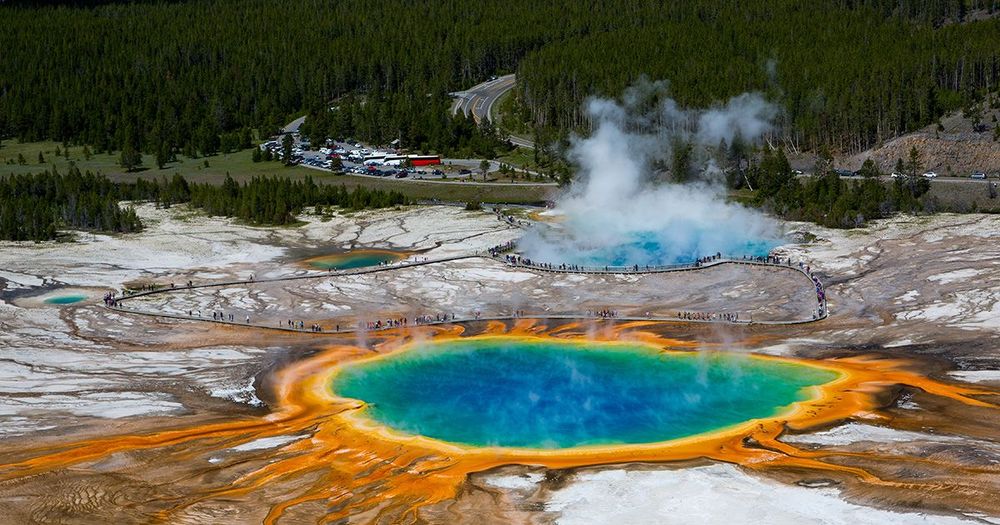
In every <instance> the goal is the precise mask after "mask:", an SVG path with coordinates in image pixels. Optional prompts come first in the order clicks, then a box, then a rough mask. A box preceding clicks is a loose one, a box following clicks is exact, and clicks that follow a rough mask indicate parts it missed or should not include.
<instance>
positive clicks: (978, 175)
mask: <svg viewBox="0 0 1000 525" xmlns="http://www.w3.org/2000/svg"><path fill="white" fill-rule="evenodd" d="M971 178H973V179H976V180H983V179H985V178H986V174H985V173H983V172H981V171H976V172H973V173H972V176H971Z"/></svg>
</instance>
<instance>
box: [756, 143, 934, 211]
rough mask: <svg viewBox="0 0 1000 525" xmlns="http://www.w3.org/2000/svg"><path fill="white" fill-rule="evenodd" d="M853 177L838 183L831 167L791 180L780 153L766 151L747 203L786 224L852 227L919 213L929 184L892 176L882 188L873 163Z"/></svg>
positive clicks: (790, 174) (918, 179)
mask: <svg viewBox="0 0 1000 525" xmlns="http://www.w3.org/2000/svg"><path fill="white" fill-rule="evenodd" d="M866 169H867V170H868V172H867V173H865V176H864V177H863V178H862V179H860V180H858V179H851V180H848V179H843V178H841V177H840V176H839V175H838V174H837V173H836V172H834V171H833V170H832V169H826V170H818V171H817V172H816V174H815V175H813V176H810V177H805V178H801V177H796V176H795V174H794V173H793V172H792V168H791V166H790V165H789V163H788V159H787V158H786V157H785V154H784V152H783V151H781V150H775V151H767V152H765V153H764V154H763V156H762V158H761V159H760V162H759V163H758V164H756V165H755V166H753V167H752V168H751V169H750V170H749V172H748V174H747V179H746V180H747V181H748V182H749V184H750V185H752V186H753V187H754V188H756V191H755V192H754V196H753V202H752V203H753V204H755V205H757V206H762V207H764V208H767V209H769V210H771V211H772V212H774V213H776V214H778V215H780V216H782V217H784V218H787V219H792V220H802V221H811V222H815V223H817V224H822V225H824V226H829V227H833V228H854V227H858V226H862V225H864V224H865V222H867V221H869V220H872V219H880V218H885V217H887V216H889V215H891V214H892V213H895V212H899V211H906V212H920V211H924V210H925V208H926V207H927V204H928V203H926V202H925V201H924V199H923V197H924V195H925V194H926V193H927V191H928V190H929V189H930V181H928V180H927V179H925V178H923V177H920V176H913V177H907V178H897V179H894V180H893V181H892V182H891V183H889V184H886V183H885V182H884V181H882V180H880V179H879V178H878V177H879V176H880V175H881V174H880V173H878V169H877V168H876V167H875V166H874V164H870V165H868V166H867V168H863V169H862V172H865V170H866Z"/></svg>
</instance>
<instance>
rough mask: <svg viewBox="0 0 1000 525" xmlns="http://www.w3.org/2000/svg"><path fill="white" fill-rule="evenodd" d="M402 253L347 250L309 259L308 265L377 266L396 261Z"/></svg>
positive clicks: (318, 266) (324, 267) (332, 266)
mask: <svg viewBox="0 0 1000 525" xmlns="http://www.w3.org/2000/svg"><path fill="white" fill-rule="evenodd" d="M401 258H402V255H400V254H397V253H393V252H367V251H358V252H353V253H352V252H347V253H339V254H336V255H328V256H325V257H316V258H314V259H310V260H309V261H308V262H309V265H310V266H313V267H315V268H322V269H324V270H329V269H333V270H350V269H353V268H365V267H368V266H377V265H379V264H382V263H387V262H393V261H398V260H399V259H401Z"/></svg>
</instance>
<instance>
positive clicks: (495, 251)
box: [488, 241, 517, 262]
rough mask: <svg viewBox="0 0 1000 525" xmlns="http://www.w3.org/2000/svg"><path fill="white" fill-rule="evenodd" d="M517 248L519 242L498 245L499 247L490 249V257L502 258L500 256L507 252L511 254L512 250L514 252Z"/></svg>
mask: <svg viewBox="0 0 1000 525" xmlns="http://www.w3.org/2000/svg"><path fill="white" fill-rule="evenodd" d="M515 248H517V241H507V242H505V243H503V244H498V245H496V246H494V247H492V248H490V249H489V250H488V251H489V254H490V257H500V254H502V253H505V252H509V251H511V250H513V249H515ZM508 262H509V261H508Z"/></svg>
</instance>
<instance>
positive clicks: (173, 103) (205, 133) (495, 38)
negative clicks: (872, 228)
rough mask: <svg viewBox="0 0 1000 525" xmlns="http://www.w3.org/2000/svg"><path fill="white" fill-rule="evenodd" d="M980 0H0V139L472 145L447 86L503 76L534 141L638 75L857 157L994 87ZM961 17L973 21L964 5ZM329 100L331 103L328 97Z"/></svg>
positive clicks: (997, 49) (482, 150) (100, 143)
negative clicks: (732, 102)
mask: <svg viewBox="0 0 1000 525" xmlns="http://www.w3.org/2000/svg"><path fill="white" fill-rule="evenodd" d="M998 8H1000V1H998V0H751V1H744V2H730V1H725V0H611V1H607V2H579V1H577V0H553V1H549V2H535V1H532V0H502V1H501V0H485V1H482V2H465V1H461V0H417V1H404V0H358V1H355V2H333V1H330V0H300V1H295V2H274V1H270V0H245V1H244V0H189V1H184V2H170V1H144V2H101V1H89V2H73V3H70V2H58V3H51V2H25V1H21V2H16V1H15V2H10V1H9V2H6V3H4V4H3V6H2V7H0V25H2V26H3V28H4V31H2V32H0V49H3V58H2V59H0V136H4V135H7V136H9V135H16V136H18V137H20V138H22V139H25V140H36V139H41V138H51V139H55V140H62V141H69V142H73V143H81V144H90V145H92V146H96V148H97V149H98V150H99V151H109V150H115V151H118V150H121V149H122V148H123V147H125V146H126V144H127V143H129V141H132V144H133V145H134V147H135V148H136V149H137V150H139V151H143V152H147V153H151V154H156V155H157V156H158V162H160V161H161V160H164V159H167V158H169V156H170V155H171V154H173V153H175V152H183V153H185V154H188V155H193V154H202V155H209V154H213V153H215V152H217V151H220V150H221V151H226V150H230V149H232V148H234V147H245V146H246V143H247V141H246V140H245V137H247V136H248V135H249V133H250V129H251V128H256V129H259V130H260V131H261V132H262V133H264V134H268V133H271V132H273V131H275V130H277V129H278V128H279V127H280V126H281V125H283V124H284V123H285V122H287V121H288V120H290V119H291V117H292V116H294V115H296V114H301V113H302V112H309V113H310V114H312V115H313V116H314V117H315V118H316V119H317V120H321V122H317V123H316V124H315V125H312V126H313V130H316V133H317V134H318V133H321V132H330V133H332V134H334V135H344V136H353V137H356V138H358V139H364V140H367V141H370V142H373V143H386V142H389V141H391V140H394V139H400V140H401V142H402V143H403V144H405V145H407V146H409V147H412V148H420V149H436V150H438V151H446V150H453V151H460V150H466V151H469V152H471V154H472V155H474V156H476V157H482V156H489V155H488V153H489V151H488V150H489V149H490V148H494V147H496V144H491V143H490V141H491V139H492V137H491V136H490V135H489V134H484V133H483V130H479V129H477V128H476V127H475V126H470V124H469V123H467V122H460V121H459V120H463V119H459V120H455V119H450V118H449V117H448V116H447V112H446V110H447V108H448V107H449V105H450V103H451V101H450V98H449V97H448V95H447V93H448V92H450V91H454V90H457V89H462V88H465V87H468V86H470V85H472V84H475V83H476V82H478V81H481V80H483V79H485V78H486V77H487V76H489V75H491V74H498V73H503V72H511V71H515V70H516V71H517V72H518V74H519V79H520V82H519V84H518V88H517V95H518V104H516V107H518V108H519V112H520V115H521V117H522V118H523V119H525V120H526V121H528V122H529V123H530V124H531V125H532V126H534V127H536V128H538V129H539V131H540V133H541V134H542V135H543V136H544V135H545V134H547V133H549V132H551V130H553V129H557V130H560V131H563V132H564V131H565V130H567V129H570V128H575V129H584V130H585V129H586V128H587V127H588V124H589V123H587V122H586V121H585V118H584V116H583V113H582V111H581V105H582V102H583V100H584V99H585V98H586V97H587V96H589V95H592V94H595V93H596V94H602V95H618V94H620V93H621V91H622V89H623V88H624V87H625V86H627V85H629V84H630V83H632V82H633V81H634V80H635V79H636V78H637V77H638V76H639V75H640V74H643V73H645V74H647V75H648V76H650V77H652V78H665V79H669V80H670V81H671V86H672V87H671V91H672V96H674V97H675V98H677V99H678V100H679V101H680V102H681V103H683V104H689V105H699V106H703V105H707V104H710V103H712V102H714V101H717V100H719V99H723V98H726V97H728V96H731V95H733V94H736V93H739V92H742V91H746V90H762V91H766V92H767V93H768V94H769V95H770V96H771V98H772V99H774V100H777V101H779V102H780V103H781V104H782V105H783V106H784V107H785V109H786V111H785V114H784V116H783V133H782V136H781V137H780V138H782V139H784V140H785V141H786V143H787V146H788V147H791V148H799V147H802V148H805V147H813V146H816V145H818V144H827V145H830V146H833V147H835V148H842V149H849V150H858V149H861V148H864V147H866V146H867V145H870V144H872V143H875V142H877V141H879V140H882V139H884V138H887V137H890V136H893V135H895V134H898V133H900V132H903V131H906V130H910V129H913V128H914V127H916V126H920V125H924V124H927V123H930V122H933V120H934V119H935V118H937V117H938V116H939V115H941V114H942V112H944V111H947V110H951V109H956V108H959V107H961V106H963V105H966V104H968V103H969V102H970V101H972V100H975V99H976V98H977V97H979V96H980V95H981V94H982V92H983V91H986V90H996V88H997V82H998V75H1000V46H997V35H998V34H1000V20H998V19H997V18H996V17H992V16H991V14H992V13H995V11H996V10H997V9H998ZM973 19H975V20H973ZM331 107H332V108H334V110H333V111H329V109H330V108H331Z"/></svg>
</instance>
